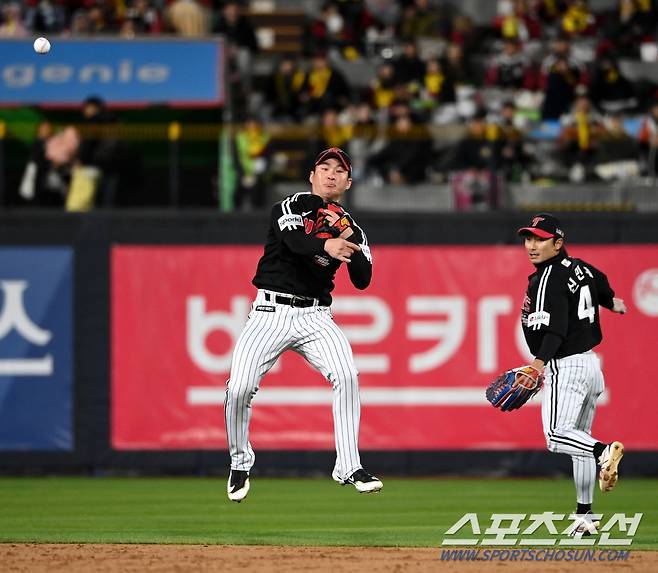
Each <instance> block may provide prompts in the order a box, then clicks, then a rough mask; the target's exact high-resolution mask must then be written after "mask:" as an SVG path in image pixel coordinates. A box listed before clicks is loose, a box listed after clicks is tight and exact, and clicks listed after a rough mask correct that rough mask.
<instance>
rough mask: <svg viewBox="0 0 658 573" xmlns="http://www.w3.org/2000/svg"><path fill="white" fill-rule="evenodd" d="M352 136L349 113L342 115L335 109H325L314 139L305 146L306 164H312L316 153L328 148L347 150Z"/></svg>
mask: <svg viewBox="0 0 658 573" xmlns="http://www.w3.org/2000/svg"><path fill="white" fill-rule="evenodd" d="M352 134H353V125H352V123H351V116H350V113H349V112H344V113H342V112H339V110H338V109H336V108H328V109H325V110H324V111H323V112H322V116H321V118H320V124H319V125H318V127H317V131H316V133H315V137H314V138H313V140H312V141H310V142H309V144H308V145H307V150H306V163H309V164H312V163H313V159H314V158H315V157H317V155H318V153H320V152H321V151H322V150H324V149H328V148H329V147H341V148H343V149H347V147H348V146H349V142H350V138H351V137H352Z"/></svg>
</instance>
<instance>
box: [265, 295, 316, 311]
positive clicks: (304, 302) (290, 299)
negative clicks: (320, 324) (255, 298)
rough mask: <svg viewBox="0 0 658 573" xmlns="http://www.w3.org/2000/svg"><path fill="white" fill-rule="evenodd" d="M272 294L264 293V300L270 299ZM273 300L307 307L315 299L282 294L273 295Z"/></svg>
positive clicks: (311, 304) (298, 306) (312, 303)
mask: <svg viewBox="0 0 658 573" xmlns="http://www.w3.org/2000/svg"><path fill="white" fill-rule="evenodd" d="M272 296H273V295H271V294H270V293H269V292H266V293H265V300H266V301H268V302H269V301H271V300H272ZM274 302H275V303H277V304H287V305H288V306H292V307H294V308H308V307H309V306H313V305H314V304H315V299H313V298H299V297H296V296H283V295H279V294H277V295H274Z"/></svg>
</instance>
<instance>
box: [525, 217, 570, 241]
mask: <svg viewBox="0 0 658 573" xmlns="http://www.w3.org/2000/svg"><path fill="white" fill-rule="evenodd" d="M517 234H518V235H528V234H532V235H536V236H537V237H541V238H542V239H551V238H553V237H555V238H556V239H564V231H563V230H562V225H561V224H560V221H559V220H558V218H557V217H555V216H554V215H551V214H550V213H538V214H537V215H535V216H534V217H533V218H532V220H531V221H530V224H529V225H528V226H527V227H521V228H520V229H519V230H518V231H517Z"/></svg>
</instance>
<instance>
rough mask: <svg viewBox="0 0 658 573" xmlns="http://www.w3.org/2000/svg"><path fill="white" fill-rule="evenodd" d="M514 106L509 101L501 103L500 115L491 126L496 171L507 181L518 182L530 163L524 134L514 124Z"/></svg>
mask: <svg viewBox="0 0 658 573" xmlns="http://www.w3.org/2000/svg"><path fill="white" fill-rule="evenodd" d="M515 115H516V106H515V105H514V102H513V101H511V100H508V101H505V102H503V105H502V107H501V110H500V115H499V117H498V118H496V121H495V122H494V123H493V124H492V125H491V128H490V129H491V138H492V140H493V143H494V145H493V150H494V160H495V162H496V169H497V170H498V171H500V172H502V175H503V177H504V178H505V179H506V180H508V181H516V182H518V181H520V180H521V177H522V175H523V173H524V172H525V171H526V169H527V166H528V164H529V163H530V161H531V157H530V155H529V154H528V153H527V152H526V140H525V134H524V133H523V131H522V130H521V129H520V128H519V127H518V126H517V125H516V123H515V121H514V120H515Z"/></svg>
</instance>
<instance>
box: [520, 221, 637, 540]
mask: <svg viewBox="0 0 658 573" xmlns="http://www.w3.org/2000/svg"><path fill="white" fill-rule="evenodd" d="M518 234H519V235H521V236H522V237H524V240H525V248H526V251H527V253H528V256H529V257H530V262H531V263H532V264H533V265H534V266H535V272H534V273H532V274H531V275H530V276H529V277H528V290H527V292H526V296H525V300H524V302H523V309H522V312H521V322H522V326H523V333H524V335H525V339H526V342H527V343H528V347H529V348H530V351H531V352H532V354H533V355H534V356H535V359H534V361H533V362H532V363H531V366H532V367H533V368H535V369H536V370H537V371H538V372H542V371H544V374H545V376H546V380H545V385H544V394H543V399H542V422H543V426H544V434H545V436H546V443H547V446H548V449H549V450H550V451H552V452H557V453H562V454H569V455H570V456H571V458H572V460H573V478H574V482H575V484H576V493H577V504H578V506H577V509H576V514H577V519H576V521H575V522H574V526H573V527H572V534H574V535H576V534H590V533H595V532H596V527H597V525H598V522H597V521H596V520H595V519H596V516H595V515H594V514H592V500H593V497H594V483H595V480H596V463H597V461H598V463H599V465H600V471H599V486H600V488H601V491H604V492H606V491H610V490H611V489H612V488H613V487H614V486H615V484H616V482H617V478H618V470H617V468H618V465H619V462H620V460H621V458H622V456H623V455H624V446H623V444H622V443H621V442H617V441H614V442H612V443H609V444H606V443H603V442H600V441H598V440H597V439H596V438H593V437H592V434H591V430H592V421H593V419H594V411H595V408H596V400H597V398H598V397H599V396H600V394H601V393H602V392H603V388H604V384H603V374H602V372H601V364H600V362H599V358H598V357H597V355H596V354H594V352H593V351H592V349H593V348H594V347H595V346H597V345H598V344H599V343H600V342H601V339H602V334H601V324H600V322H599V306H601V307H603V308H606V309H608V310H611V311H612V312H616V313H619V314H624V313H625V312H626V306H625V305H624V301H623V300H621V299H619V298H615V296H614V294H615V293H614V291H613V290H612V288H610V284H609V283H608V279H607V277H606V276H605V274H603V273H602V272H601V271H599V270H598V269H597V268H595V267H594V266H592V265H591V264H589V263H587V262H585V261H583V260H581V259H577V258H574V257H570V256H568V254H567V251H566V248H565V246H564V240H565V234H564V231H563V229H562V225H561V224H560V222H559V221H558V220H557V218H555V217H554V216H552V215H551V214H549V213H539V214H538V215H536V216H535V217H533V219H532V221H531V222H530V224H529V225H528V226H527V227H523V228H521V229H519V230H518Z"/></svg>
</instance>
